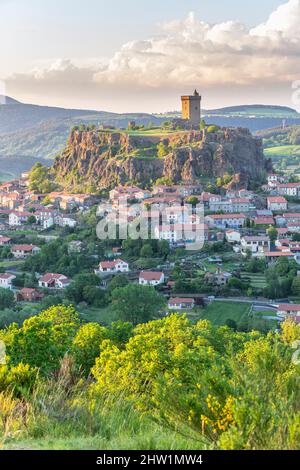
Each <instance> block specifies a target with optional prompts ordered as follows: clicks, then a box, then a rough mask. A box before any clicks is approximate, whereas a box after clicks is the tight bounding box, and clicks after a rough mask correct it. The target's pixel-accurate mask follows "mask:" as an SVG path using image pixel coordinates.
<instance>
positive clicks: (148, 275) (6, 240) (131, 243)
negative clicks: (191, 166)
mask: <svg viewBox="0 0 300 470" xmlns="http://www.w3.org/2000/svg"><path fill="white" fill-rule="evenodd" d="M29 180H30V174H29V173H23V174H22V176H21V177H20V178H19V179H15V180H13V181H10V182H8V183H3V184H2V185H1V187H0V208H1V209H0V217H1V219H0V233H1V235H0V247H1V248H0V269H1V273H0V288H2V289H6V290H8V291H10V294H9V295H10V296H12V295H13V297H14V302H12V300H11V299H12V297H10V300H9V301H8V303H7V305H6V303H5V300H3V302H2V303H3V305H2V307H1V308H2V309H3V310H4V309H5V308H7V307H10V306H11V305H14V309H17V310H18V311H20V310H21V311H22V312H23V311H26V312H27V313H26V314H29V315H31V314H32V313H33V312H35V311H37V310H38V308H39V307H40V305H43V302H44V305H48V304H49V305H50V304H51V302H61V301H63V302H68V301H70V302H73V303H76V304H80V305H81V306H82V312H83V313H82V314H83V316H84V315H87V316H86V318H87V319H89V314H90V313H91V312H92V318H98V316H97V309H98V310H99V308H100V310H101V309H102V310H103V311H105V312H106V314H105V315H104V317H103V318H102V317H101V316H100V317H99V318H98V319H99V321H103V322H104V323H107V322H109V321H110V313H109V309H108V306H109V302H110V301H109V295H108V294H107V293H108V292H111V291H112V286H113V285H114V283H115V285H116V287H118V285H123V283H124V284H127V283H133V284H139V285H142V286H150V287H152V288H155V289H156V290H158V291H159V293H160V294H161V295H162V296H164V298H165V308H164V313H163V314H168V312H172V311H182V312H189V315H190V317H191V318H195V319H196V318H201V315H202V316H204V317H206V316H207V318H209V319H211V317H213V318H215V319H216V322H217V323H218V322H219V323H220V324H225V323H226V322H227V323H228V322H229V324H230V323H232V322H233V323H234V324H236V326H240V327H241V328H242V327H243V325H244V327H245V324H247V325H248V328H251V327H253V325H256V327H261V328H263V329H268V328H274V327H277V326H278V324H279V322H280V321H282V320H283V319H285V318H286V317H291V318H293V319H294V320H295V321H296V322H300V302H299V303H297V300H298V299H300V236H299V233H300V232H299V230H300V205H298V202H299V199H300V182H299V183H297V182H289V181H288V180H287V178H286V177H284V176H282V175H280V174H275V173H272V174H268V176H267V182H266V184H264V185H263V186H262V187H261V188H259V189H258V190H255V191H251V190H247V189H239V190H233V189H224V188H222V189H218V190H216V191H214V192H209V191H207V190H206V188H204V187H203V185H202V184H200V183H199V184H195V183H187V184H181V185H172V184H161V183H158V184H154V185H153V187H152V188H151V189H142V188H140V187H137V186H130V185H128V186H119V187H116V188H115V189H113V190H111V191H110V192H109V193H107V195H106V196H95V195H93V194H68V193H66V192H50V193H47V194H38V193H37V192H36V191H32V190H30V189H29V187H30V182H29ZM187 206H189V207H192V209H191V211H186V207H187ZM198 206H200V207H201V208H202V209H203V213H202V217H201V216H200V215H198V213H197V210H196V209H195V208H196V207H198ZM162 207H163V217H162V214H161V212H162ZM150 213H151V216H152V217H154V218H155V220H156V222H155V224H153V226H152V227H151V224H150V231H151V233H152V237H151V238H150V239H148V240H130V239H129V240H126V237H123V238H124V239H123V240H122V239H121V238H122V237H120V236H118V235H117V236H116V237H115V239H107V240H99V239H97V236H96V225H97V223H98V221H99V220H100V221H101V220H104V219H105V220H107V221H108V222H109V221H114V222H115V223H116V225H117V226H118V228H119V231H120V230H121V227H122V224H127V223H133V224H136V225H138V224H139V223H141V218H144V220H145V219H146V220H147V221H148V219H149V214H150ZM198 233H201V236H200V239H201V242H202V245H203V247H202V248H200V249H199V248H193V243H195V240H196V237H197V234H198ZM87 234H88V235H87ZM198 241H199V240H198ZM58 244H60V245H61V249H62V250H64V251H62V253H63V255H61V258H60V259H55V256H56V257H57V256H59V255H57V254H54V249H53V250H51V247H52V246H53V247H55V246H58ZM202 245H201V246H202ZM195 246H196V245H195ZM62 247H63V248H62ZM51 253H52V254H51ZM64 261H65V262H64ZM59 267H60V269H58V268H59ZM47 268H49V269H47ZM50 268H51V269H50ZM54 268H56V269H54ZM298 268H299V269H298ZM272 273H273V274H272ZM274 273H275V274H276V275H275V276H274ZM80 276H81V277H82V278H83V277H85V279H84V287H85V288H86V287H93V292H91V293H90V296H88V295H81V296H80V295H78V293H77V295H74V294H72V289H73V290H76V287H75V286H77V288H78V289H77V290H80V287H82V286H79V280H78V278H79V277H80ZM89 276H91V278H89ZM284 278H288V279H289V282H287V281H284ZM87 290H88V289H85V291H87ZM83 291H84V289H83ZM65 293H66V294H67V296H66V294H65ZM89 297H90V298H89ZM221 301H222V304H223V312H222V313H218V312H219V310H220V304H221ZM45 302H46V304H45ZM47 302H48V303H47ZM26 305H27V307H26ZM29 306H30V307H29ZM31 309H32V310H31ZM100 310H99V311H100ZM28 312H29V313H28ZM218 316H219V317H218ZM7 317H9V315H8V316H7ZM246 317H247V318H246ZM5 321H6V322H9V319H7V320H5ZM247 322H248V323H247ZM246 327H247V326H246Z"/></svg>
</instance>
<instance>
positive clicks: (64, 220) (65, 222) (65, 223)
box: [55, 214, 77, 228]
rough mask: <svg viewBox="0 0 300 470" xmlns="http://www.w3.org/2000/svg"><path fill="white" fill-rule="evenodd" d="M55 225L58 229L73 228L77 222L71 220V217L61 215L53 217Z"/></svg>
mask: <svg viewBox="0 0 300 470" xmlns="http://www.w3.org/2000/svg"><path fill="white" fill-rule="evenodd" d="M55 223H56V224H57V225H58V226H59V227H70V228H74V227H76V225H77V222H76V220H75V219H73V218H72V217H69V216H66V215H61V214H60V215H58V216H56V217H55Z"/></svg>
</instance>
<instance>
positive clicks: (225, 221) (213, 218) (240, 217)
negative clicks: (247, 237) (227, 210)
mask: <svg viewBox="0 0 300 470" xmlns="http://www.w3.org/2000/svg"><path fill="white" fill-rule="evenodd" d="M205 221H206V222H207V224H208V225H209V226H210V227H218V228H221V229H225V228H228V227H229V228H241V227H243V226H244V224H245V221H246V216H245V214H213V215H207V216H206V217H205Z"/></svg>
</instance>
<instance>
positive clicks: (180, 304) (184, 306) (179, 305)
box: [168, 297, 195, 310]
mask: <svg viewBox="0 0 300 470" xmlns="http://www.w3.org/2000/svg"><path fill="white" fill-rule="evenodd" d="M194 307H195V300H194V299H187V298H183V297H175V298H172V299H170V300H169V302H168V308H169V309H171V310H191V309H193V308H194Z"/></svg>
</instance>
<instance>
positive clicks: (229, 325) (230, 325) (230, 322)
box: [225, 318, 237, 331]
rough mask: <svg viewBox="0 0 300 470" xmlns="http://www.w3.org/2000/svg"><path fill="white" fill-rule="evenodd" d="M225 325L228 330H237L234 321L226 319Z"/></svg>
mask: <svg viewBox="0 0 300 470" xmlns="http://www.w3.org/2000/svg"><path fill="white" fill-rule="evenodd" d="M225 325H226V326H228V328H231V329H232V330H234V331H236V330H237V323H236V321H234V320H232V319H231V318H228V320H226V322H225Z"/></svg>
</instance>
